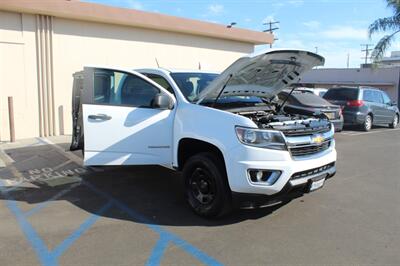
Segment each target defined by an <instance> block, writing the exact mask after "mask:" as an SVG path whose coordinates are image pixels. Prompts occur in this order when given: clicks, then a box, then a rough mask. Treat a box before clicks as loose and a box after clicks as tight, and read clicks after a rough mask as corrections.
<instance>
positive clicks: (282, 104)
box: [276, 86, 296, 113]
mask: <svg viewBox="0 0 400 266" xmlns="http://www.w3.org/2000/svg"><path fill="white" fill-rule="evenodd" d="M295 89H296V87H294V86H293V89H291V90H290V92H289V94H288V95H287V96H286V98H285V100H284V101H283V102H282V103H281V104H280V105H279V106H278V107H277V108H276V109H277V112H278V113H279V112H280V111H281V109H282V107H283V106H284V105H285V103H286V102H287V100H288V99H289V97H290V95H292V93H293V91H294V90H295Z"/></svg>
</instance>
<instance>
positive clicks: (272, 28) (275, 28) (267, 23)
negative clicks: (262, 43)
mask: <svg viewBox="0 0 400 266" xmlns="http://www.w3.org/2000/svg"><path fill="white" fill-rule="evenodd" d="M279 23H280V22H279V21H272V20H270V21H269V22H265V23H263V25H268V26H269V27H268V29H266V30H263V32H269V33H271V34H274V30H279V27H275V26H274V25H279ZM277 40H279V39H278V38H274V41H277ZM269 47H270V48H272V42H271V43H270V44H269Z"/></svg>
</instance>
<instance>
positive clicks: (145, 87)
mask: <svg viewBox="0 0 400 266" xmlns="http://www.w3.org/2000/svg"><path fill="white" fill-rule="evenodd" d="M93 85H94V88H93V101H94V103H99V104H110V105H129V106H134V107H151V105H152V100H153V99H154V97H155V95H156V94H157V93H159V92H160V91H159V89H157V88H156V87H154V86H153V85H152V84H150V83H148V82H147V81H145V80H143V79H142V78H140V77H137V76H134V75H131V74H126V73H123V72H118V71H112V70H99V69H96V70H95V72H94V84H93Z"/></svg>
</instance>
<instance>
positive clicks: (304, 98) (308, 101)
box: [292, 93, 329, 106]
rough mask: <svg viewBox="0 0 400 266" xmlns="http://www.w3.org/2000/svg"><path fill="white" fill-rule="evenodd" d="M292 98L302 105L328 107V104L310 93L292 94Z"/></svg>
mask: <svg viewBox="0 0 400 266" xmlns="http://www.w3.org/2000/svg"><path fill="white" fill-rule="evenodd" d="M292 96H293V97H294V98H296V100H297V101H298V102H299V103H300V104H302V105H308V106H317V105H329V102H327V101H326V100H324V99H322V98H321V97H319V96H317V95H315V94H311V93H293V94H292Z"/></svg>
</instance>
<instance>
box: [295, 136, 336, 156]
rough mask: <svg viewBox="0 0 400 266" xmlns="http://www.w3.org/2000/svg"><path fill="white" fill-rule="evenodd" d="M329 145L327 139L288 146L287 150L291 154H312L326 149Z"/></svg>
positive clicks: (329, 141) (329, 142)
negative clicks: (316, 142)
mask: <svg viewBox="0 0 400 266" xmlns="http://www.w3.org/2000/svg"><path fill="white" fill-rule="evenodd" d="M330 145H331V140H327V141H325V142H322V143H320V144H307V145H297V146H291V147H289V151H290V154H291V155H292V156H305V155H313V154H316V153H319V152H322V151H325V150H327V149H328V148H329V146H330Z"/></svg>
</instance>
